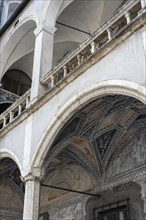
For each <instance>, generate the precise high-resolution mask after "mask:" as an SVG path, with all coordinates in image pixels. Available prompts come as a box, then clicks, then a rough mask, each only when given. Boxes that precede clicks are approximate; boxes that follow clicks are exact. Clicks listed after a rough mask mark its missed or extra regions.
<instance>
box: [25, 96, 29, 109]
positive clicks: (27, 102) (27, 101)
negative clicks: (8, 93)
mask: <svg viewBox="0 0 146 220" xmlns="http://www.w3.org/2000/svg"><path fill="white" fill-rule="evenodd" d="M25 101H26V108H27V107H28V105H29V97H27V98H26V100H25Z"/></svg>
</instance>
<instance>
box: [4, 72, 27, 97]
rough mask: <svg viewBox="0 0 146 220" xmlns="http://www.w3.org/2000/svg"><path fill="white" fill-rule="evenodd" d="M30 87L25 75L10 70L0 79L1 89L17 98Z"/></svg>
mask: <svg viewBox="0 0 146 220" xmlns="http://www.w3.org/2000/svg"><path fill="white" fill-rule="evenodd" d="M30 87H31V79H30V78H29V77H28V76H27V74H26V73H24V72H22V71H20V70H17V69H12V70H8V71H7V72H6V73H5V75H4V76H3V78H2V88H3V89H5V90H7V91H9V92H12V93H14V94H16V95H18V96H21V95H23V94H24V93H25V92H26V91H27V90H28V89H30Z"/></svg>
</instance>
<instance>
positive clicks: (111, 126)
mask: <svg viewBox="0 0 146 220" xmlns="http://www.w3.org/2000/svg"><path fill="white" fill-rule="evenodd" d="M144 132H146V107H145V105H144V104H143V103H141V102H140V101H138V100H136V99H134V98H132V97H128V96H123V95H109V96H105V97H101V98H98V99H97V100H94V101H92V102H90V103H88V104H86V106H84V107H83V108H82V109H80V110H79V111H77V112H76V113H75V114H74V116H73V117H72V118H71V119H70V120H69V122H68V123H67V124H66V125H65V126H64V127H63V128H62V130H61V131H60V133H59V134H58V136H57V137H56V139H55V141H54V143H53V145H52V147H51V149H50V151H49V152H48V154H47V156H46V160H45V164H46V167H47V175H49V174H51V175H53V172H54V173H55V172H56V170H57V169H59V168H62V169H63V168H64V167H66V166H67V165H69V164H78V165H79V166H82V167H83V168H84V169H85V170H86V171H87V172H89V173H90V174H92V176H93V177H94V178H95V183H96V180H97V182H98V180H99V179H100V178H103V177H104V175H105V173H106V171H107V169H108V167H109V165H110V163H111V161H112V160H114V158H115V157H116V156H117V155H118V154H119V153H120V152H121V151H122V149H124V148H125V147H127V146H128V145H130V144H131V143H132V142H133V141H134V140H135V139H136V138H137V137H139V136H141V135H142V134H143V133H144Z"/></svg>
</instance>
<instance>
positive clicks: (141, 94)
mask: <svg viewBox="0 0 146 220" xmlns="http://www.w3.org/2000/svg"><path fill="white" fill-rule="evenodd" d="M111 94H119V95H127V96H130V97H133V98H136V99H138V100H139V101H141V102H143V103H144V104H146V90H145V88H144V87H143V86H140V85H138V84H137V83H134V82H130V81H126V80H107V81H102V82H99V83H96V84H94V85H92V86H90V87H89V88H87V89H86V90H83V91H82V92H80V93H78V94H76V95H75V96H74V97H73V98H72V99H71V100H70V101H68V103H66V104H65V105H64V106H63V107H62V108H61V109H60V111H59V112H58V114H57V115H56V116H55V117H54V118H53V119H52V121H51V123H50V124H49V126H48V128H47V130H46V132H45V133H44V134H43V136H42V139H41V141H40V143H39V145H38V147H37V150H36V153H35V154H34V157H33V159H32V166H33V167H34V168H35V167H39V168H41V167H42V165H43V161H44V158H45V156H46V154H47V152H48V150H49V148H50V146H51V144H52V143H53V141H54V139H55V137H56V136H57V134H58V133H59V131H60V130H61V128H62V127H63V125H64V124H65V123H66V122H67V121H68V119H69V118H71V116H72V115H73V114H74V113H75V111H76V110H77V109H78V108H79V107H80V106H81V105H83V104H85V103H86V102H87V101H89V100H90V101H91V100H93V99H95V98H99V97H101V96H104V95H111ZM48 143H49V144H48Z"/></svg>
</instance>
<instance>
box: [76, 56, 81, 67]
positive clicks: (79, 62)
mask: <svg viewBox="0 0 146 220" xmlns="http://www.w3.org/2000/svg"><path fill="white" fill-rule="evenodd" d="M77 60H78V65H80V64H81V54H78V55H77Z"/></svg>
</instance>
